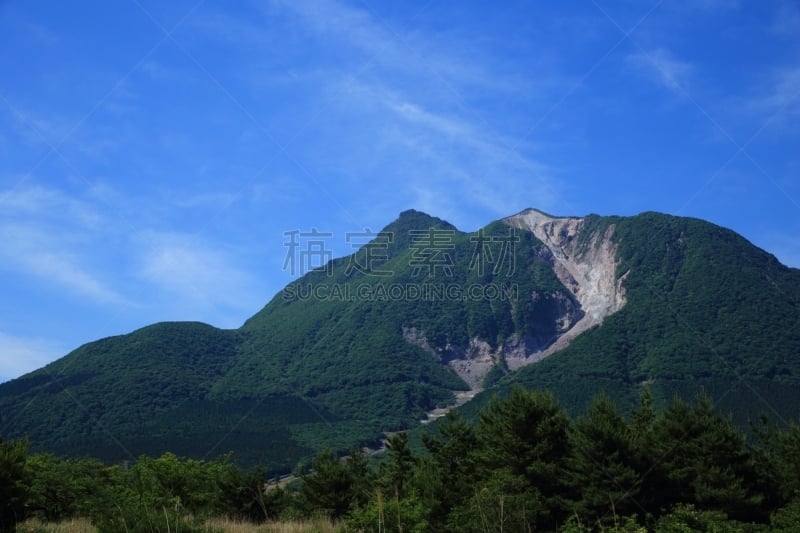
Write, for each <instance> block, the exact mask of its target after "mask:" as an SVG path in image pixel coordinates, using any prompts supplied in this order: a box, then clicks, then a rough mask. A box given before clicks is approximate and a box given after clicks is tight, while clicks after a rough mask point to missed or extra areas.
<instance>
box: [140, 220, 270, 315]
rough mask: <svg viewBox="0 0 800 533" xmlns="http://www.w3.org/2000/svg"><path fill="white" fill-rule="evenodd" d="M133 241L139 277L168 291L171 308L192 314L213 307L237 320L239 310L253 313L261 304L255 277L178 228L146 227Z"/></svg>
mask: <svg viewBox="0 0 800 533" xmlns="http://www.w3.org/2000/svg"><path fill="white" fill-rule="evenodd" d="M137 242H138V244H139V246H140V251H139V253H138V255H137V257H138V261H139V266H138V276H139V277H140V278H142V279H143V280H145V281H146V282H147V283H149V284H151V285H153V286H156V287H158V289H159V291H160V292H162V293H163V294H166V295H169V296H168V298H169V300H170V303H169V304H168V306H169V307H171V308H172V309H180V310H182V311H183V310H187V309H194V311H193V315H190V316H197V314H198V312H199V311H202V312H203V314H204V315H208V314H209V313H208V311H216V312H217V314H218V316H219V317H220V319H221V320H223V321H225V316H226V314H227V313H230V314H231V315H235V316H236V319H235V320H239V319H240V316H241V314H242V312H252V310H253V309H256V308H257V307H258V306H259V305H261V304H263V302H262V301H261V299H260V295H259V294H257V293H258V291H257V287H258V286H259V283H258V282H257V280H255V279H253V278H252V277H251V276H250V274H249V273H247V272H246V271H244V270H242V269H241V268H239V267H238V266H237V261H236V259H235V258H234V257H233V256H232V255H231V254H230V253H229V252H228V251H226V250H223V249H220V248H219V247H216V246H214V245H212V244H211V243H208V242H205V241H202V240H201V239H200V238H198V237H197V236H195V235H190V234H185V233H178V232H156V231H145V232H142V233H140V234H139V235H138V236H137ZM165 299H166V298H165ZM184 316H185V315H184ZM222 325H223V326H226V327H227V326H238V325H239V324H238V323H226V324H222Z"/></svg>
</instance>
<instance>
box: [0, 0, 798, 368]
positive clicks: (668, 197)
mask: <svg viewBox="0 0 800 533" xmlns="http://www.w3.org/2000/svg"><path fill="white" fill-rule="evenodd" d="M0 51H2V53H0V72H2V75H0V161H2V166H0V245H1V246H0V294H2V298H0V380H3V379H9V378H13V377H16V376H18V375H21V374H22V373H24V372H27V371H30V370H32V369H34V368H37V367H39V366H41V365H43V364H44V363H46V362H48V361H50V360H53V359H55V358H57V357H59V356H61V355H64V354H65V353H67V352H68V351H70V350H72V349H74V348H76V347H77V346H79V345H81V344H83V343H85V342H88V341H91V340H94V339H97V338H101V337H104V336H109V335H115V334H121V333H126V332H129V331H131V330H134V329H136V328H138V327H141V326H144V325H146V324H149V323H152V322H156V321H160V320H200V321H204V322H208V323H211V324H214V325H216V326H220V327H237V326H239V325H240V324H241V323H242V322H243V321H244V320H245V319H246V318H247V317H249V316H250V315H252V314H253V313H255V312H256V311H257V310H258V309H260V308H261V306H263V305H264V304H265V303H266V302H267V301H268V300H269V299H270V298H271V297H272V296H273V295H274V294H275V293H276V292H277V291H279V290H280V288H281V287H282V286H283V285H284V284H285V283H286V282H287V281H289V280H290V279H291V278H292V274H291V273H290V272H287V271H285V270H284V269H283V268H282V267H283V265H284V259H285V254H286V251H287V248H286V247H284V242H285V240H286V239H285V237H284V235H283V234H284V232H286V231H291V230H302V231H310V230H311V228H317V229H318V230H319V231H324V232H330V233H332V237H331V238H330V239H329V240H328V241H329V242H328V246H329V248H330V249H332V251H333V253H334V255H343V254H346V253H349V252H350V251H351V249H350V247H349V245H348V244H347V243H346V242H345V232H353V231H362V230H363V229H364V228H370V229H372V230H374V231H377V230H379V229H380V228H382V227H383V226H385V225H386V224H388V223H389V222H391V221H392V220H393V219H395V218H396V217H397V215H398V213H399V212H400V211H402V210H404V209H408V208H416V209H420V210H423V211H426V212H428V213H430V214H433V215H436V216H439V217H441V218H445V219H447V220H449V221H450V222H452V223H453V224H455V225H456V226H458V227H459V228H461V229H463V230H474V229H476V228H478V227H480V226H482V225H484V224H486V223H488V222H489V221H491V220H494V219H497V218H500V217H502V216H506V215H510V214H513V213H515V212H517V211H520V210H522V209H524V208H526V207H538V208H540V209H543V210H545V211H548V212H551V213H554V214H562V215H567V214H569V215H583V214H587V213H599V214H620V215H632V214H636V213H639V212H642V211H648V210H656V211H662V212H667V213H671V214H677V215H688V216H696V217H700V218H704V219H707V220H710V221H712V222H715V223H717V224H721V225H723V226H726V227H730V228H732V229H734V230H736V231H738V232H739V233H741V234H743V235H744V236H745V237H746V238H748V239H749V240H750V241H752V242H753V243H755V244H756V245H758V246H760V247H762V248H764V249H766V250H768V251H770V252H771V253H773V254H775V255H776V256H777V257H778V258H779V259H780V260H781V261H782V262H784V263H786V264H788V265H791V266H795V267H798V266H800V120H798V119H800V4H799V3H798V2H797V1H795V0H763V1H751V2H747V1H744V0H742V1H735V0H731V1H725V0H685V1H684V0H667V1H663V2H660V1H653V0H646V1H645V0H642V1H639V0H623V1H617V2H609V1H605V0H585V1H584V0H581V1H565V2H513V1H509V2H502V3H498V2H482V3H478V2H467V1H459V2H443V1H438V0H432V1H429V0H423V1H407V2H378V1H376V0H362V1H358V0H353V1H343V0H342V1H339V0H295V1H291V2H281V1H252V2H246V1H242V2H223V1H220V0H205V1H198V0H191V1H188V2H184V1H172V2H160V1H153V0H116V1H113V2H100V1H96V2H84V1H75V2H51V1H46V2H45V1H35V0H26V1H24V2H22V1H15V0H6V1H3V0H0Z"/></svg>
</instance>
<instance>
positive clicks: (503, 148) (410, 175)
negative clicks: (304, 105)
mask: <svg viewBox="0 0 800 533" xmlns="http://www.w3.org/2000/svg"><path fill="white" fill-rule="evenodd" d="M347 83H348V88H347V89H346V90H344V91H343V92H344V93H346V94H347V95H349V99H348V105H350V106H352V107H353V108H358V110H357V111H356V110H354V111H353V112H356V113H364V114H366V115H367V117H368V118H367V120H369V123H370V127H371V131H373V133H374V135H375V141H376V145H378V146H381V147H383V153H382V154H373V157H382V158H385V159H395V158H400V159H403V160H404V161H405V162H406V164H409V165H412V167H413V169H412V170H411V171H407V172H406V175H405V178H404V179H405V180H406V184H407V185H408V189H407V190H410V191H412V194H413V198H414V200H415V201H416V202H418V203H417V204H415V205H420V206H422V207H423V208H426V209H431V212H433V213H439V214H443V215H447V213H448V212H450V211H453V210H456V211H457V210H458V209H454V207H456V206H458V207H459V208H460V209H461V210H463V209H465V208H466V206H470V205H472V206H476V205H477V206H481V207H482V208H484V209H486V210H488V211H489V212H490V213H491V214H493V215H498V216H502V215H504V214H505V213H506V212H507V211H508V209H509V203H510V202H512V203H513V199H510V198H509V197H508V194H507V191H509V190H525V191H531V192H532V194H530V195H529V196H528V198H530V199H531V201H533V202H535V203H536V205H537V206H538V207H541V208H543V209H547V208H552V207H553V206H554V205H556V204H557V203H559V202H560V201H561V200H562V197H561V194H560V184H559V181H558V179H557V178H556V177H555V171H554V169H552V168H551V167H549V166H548V165H546V164H543V163H542V162H540V161H537V160H536V159H534V158H532V157H530V156H529V155H528V153H527V152H528V151H529V150H530V149H531V145H530V144H529V143H526V142H524V140H523V141H522V142H521V141H520V140H519V139H514V138H510V137H505V136H503V135H501V134H499V133H497V132H496V131H495V130H494V129H493V128H491V126H489V125H488V124H486V123H484V122H482V121H480V119H475V118H474V117H467V118H465V117H464V116H463V113H460V114H459V113H457V112H455V111H454V112H452V113H448V112H446V111H443V110H440V109H434V108H431V107H426V106H425V105H423V104H421V103H418V102H415V101H413V100H412V99H411V96H410V95H407V94H405V93H401V92H399V91H396V90H389V89H386V88H383V87H376V86H372V85H367V84H364V83H358V82H354V81H353V80H349V81H348V82H347ZM470 119H471V120H470ZM516 207H517V206H514V207H512V209H514V208H516ZM522 207H524V206H522ZM461 216H463V214H462V215H461Z"/></svg>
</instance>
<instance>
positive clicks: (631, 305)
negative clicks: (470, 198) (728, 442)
mask: <svg viewBox="0 0 800 533" xmlns="http://www.w3.org/2000/svg"><path fill="white" fill-rule="evenodd" d="M509 223H512V224H513V223H514V221H512V220H509ZM582 226H583V228H582V230H581V231H583V232H587V231H589V232H592V231H598V230H600V231H608V229H604V228H611V231H612V232H613V236H612V238H611V240H612V242H613V243H614V244H615V245H616V246H617V253H616V259H617V267H616V276H617V279H624V282H623V286H624V289H625V298H626V303H625V305H624V306H623V307H622V308H621V309H620V310H619V312H617V313H615V314H613V316H609V317H608V318H607V319H606V320H605V321H604V322H603V324H602V326H600V327H595V328H593V329H591V330H589V331H587V332H586V333H584V334H583V335H580V336H578V337H577V338H576V339H575V340H574V341H573V342H572V343H571V344H570V345H569V346H568V347H567V348H566V349H564V350H562V351H560V352H558V353H557V354H556V355H554V356H553V357H549V358H547V359H546V360H544V361H542V362H541V363H540V364H537V365H533V366H529V367H526V368H524V369H522V370H521V371H520V372H518V373H516V374H514V375H512V376H508V377H507V378H506V379H505V381H504V382H503V387H501V388H506V387H508V386H509V385H510V384H511V383H512V382H520V383H523V384H525V385H527V386H531V387H546V388H552V389H553V390H554V391H556V393H557V394H558V396H559V397H560V399H561V400H562V401H563V402H564V403H565V405H567V406H568V407H570V408H571V409H572V410H573V411H580V410H582V409H583V408H584V407H585V405H586V403H587V401H588V400H589V399H590V398H591V396H592V395H594V394H595V393H596V392H597V391H599V390H601V389H604V390H608V391H609V392H611V393H612V395H613V396H614V397H615V398H616V399H617V401H619V402H621V403H623V404H624V403H627V402H633V401H635V399H636V397H637V396H638V393H639V391H640V388H641V386H643V385H647V386H649V387H651V390H652V391H653V392H654V393H655V396H656V398H657V399H660V400H667V399H670V398H671V396H673V395H674V394H680V395H683V396H692V395H694V394H696V393H697V392H698V391H699V390H700V389H704V390H705V391H706V392H707V393H709V394H710V395H711V396H712V398H713V399H714V400H715V402H716V403H717V404H718V407H719V408H720V409H721V410H722V411H724V412H731V413H733V414H734V415H735V417H736V418H737V419H738V420H739V422H745V419H746V418H748V417H752V418H755V417H757V416H758V414H759V413H761V412H763V413H765V414H767V415H768V416H770V417H771V418H772V419H774V420H778V421H780V420H781V419H783V420H788V419H795V420H796V419H797V418H798V415H800V270H797V269H792V268H788V267H786V266H784V265H782V264H780V263H779V262H778V260H777V259H776V258H775V257H774V256H772V255H770V254H768V253H766V252H764V251H763V250H760V249H758V248H756V247H755V246H753V245H752V244H750V243H749V242H748V241H746V240H745V239H743V238H742V237H741V236H739V235H737V234H736V233H734V232H732V231H730V230H727V229H725V228H721V227H718V226H715V225H713V224H710V223H708V222H704V221H702V220H697V219H691V218H679V217H672V216H667V215H662V214H658V213H643V214H641V215H639V216H635V217H627V218H623V217H597V216H589V217H586V218H585V219H583V222H582ZM579 233H580V231H579Z"/></svg>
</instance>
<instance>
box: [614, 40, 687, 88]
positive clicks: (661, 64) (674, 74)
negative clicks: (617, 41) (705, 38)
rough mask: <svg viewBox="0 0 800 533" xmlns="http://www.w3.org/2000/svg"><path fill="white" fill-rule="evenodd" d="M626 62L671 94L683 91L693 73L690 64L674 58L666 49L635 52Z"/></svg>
mask: <svg viewBox="0 0 800 533" xmlns="http://www.w3.org/2000/svg"><path fill="white" fill-rule="evenodd" d="M627 61H628V63H629V64H630V65H632V66H633V67H634V68H635V69H636V70H638V71H639V72H640V73H641V74H643V75H644V76H646V77H647V78H648V79H650V80H651V81H652V82H653V83H656V84H658V85H660V86H662V87H664V88H665V89H668V90H670V91H673V92H683V91H685V90H686V89H687V87H688V85H689V84H690V83H691V77H692V74H693V71H694V67H693V66H692V64H691V63H689V62H688V61H683V60H681V59H678V58H676V57H675V56H674V55H673V54H672V52H670V51H669V49H667V48H656V49H653V50H649V51H641V52H637V53H635V54H631V55H629V56H628V57H627Z"/></svg>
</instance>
